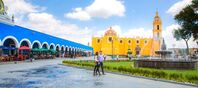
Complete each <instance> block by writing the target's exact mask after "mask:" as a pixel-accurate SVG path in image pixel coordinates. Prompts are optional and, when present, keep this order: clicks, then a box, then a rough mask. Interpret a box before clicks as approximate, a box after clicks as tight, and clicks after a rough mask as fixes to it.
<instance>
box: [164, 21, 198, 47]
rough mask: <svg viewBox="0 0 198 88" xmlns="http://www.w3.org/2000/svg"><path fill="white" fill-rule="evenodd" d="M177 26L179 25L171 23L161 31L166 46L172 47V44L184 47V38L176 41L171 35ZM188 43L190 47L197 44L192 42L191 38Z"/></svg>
mask: <svg viewBox="0 0 198 88" xmlns="http://www.w3.org/2000/svg"><path fill="white" fill-rule="evenodd" d="M177 28H179V25H177V24H172V25H170V26H168V27H166V29H165V30H164V31H163V32H162V33H163V37H164V39H165V42H166V45H167V47H168V48H172V47H173V45H175V48H186V44H185V42H184V40H180V41H176V39H175V38H174V37H173V31H174V30H175V29H177ZM188 43H189V47H191V48H193V47H196V46H197V45H196V42H194V41H193V39H192V38H191V39H190V40H189V42H188Z"/></svg>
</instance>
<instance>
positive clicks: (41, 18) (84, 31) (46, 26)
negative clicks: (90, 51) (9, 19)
mask: <svg viewBox="0 0 198 88" xmlns="http://www.w3.org/2000/svg"><path fill="white" fill-rule="evenodd" d="M27 24H28V26H29V27H31V28H32V29H34V30H36V31H40V32H44V33H47V34H50V35H54V36H57V37H61V38H64V39H69V40H72V41H76V42H81V43H83V44H87V42H88V40H85V41H81V40H82V39H85V38H86V39H87V37H88V36H89V38H90V39H91V30H90V29H89V28H87V27H85V28H80V27H78V26H77V25H75V24H65V23H63V22H61V21H60V20H57V19H56V18H55V17H54V16H53V15H51V14H48V13H31V14H29V15H28V23H27Z"/></svg>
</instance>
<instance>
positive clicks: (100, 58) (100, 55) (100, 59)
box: [98, 51, 105, 75]
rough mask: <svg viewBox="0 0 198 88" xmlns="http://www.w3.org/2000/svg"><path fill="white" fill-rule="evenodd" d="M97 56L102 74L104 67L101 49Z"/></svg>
mask: <svg viewBox="0 0 198 88" xmlns="http://www.w3.org/2000/svg"><path fill="white" fill-rule="evenodd" d="M98 58H99V62H100V67H101V70H102V74H103V75H105V74H104V69H103V61H104V55H103V54H102V51H100V53H99V55H98Z"/></svg>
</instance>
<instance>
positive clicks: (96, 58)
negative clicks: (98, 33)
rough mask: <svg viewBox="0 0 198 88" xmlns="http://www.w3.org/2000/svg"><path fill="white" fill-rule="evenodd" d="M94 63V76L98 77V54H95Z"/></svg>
mask: <svg viewBox="0 0 198 88" xmlns="http://www.w3.org/2000/svg"><path fill="white" fill-rule="evenodd" d="M94 62H95V67H94V75H97V74H98V75H100V71H99V67H100V62H99V59H98V52H96V54H95V56H94Z"/></svg>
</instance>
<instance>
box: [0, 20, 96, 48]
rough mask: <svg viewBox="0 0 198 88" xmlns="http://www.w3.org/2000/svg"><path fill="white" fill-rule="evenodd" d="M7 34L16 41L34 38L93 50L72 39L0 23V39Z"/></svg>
mask: <svg viewBox="0 0 198 88" xmlns="http://www.w3.org/2000/svg"><path fill="white" fill-rule="evenodd" d="M7 36H14V37H15V38H16V39H17V41H21V40H23V39H24V38H25V39H28V40H29V41H30V42H31V43H33V42H34V41H35V40H38V41H39V42H40V43H41V44H43V43H44V42H47V43H48V44H52V43H53V44H55V45H57V44H59V45H60V46H63V45H64V46H71V47H76V48H81V49H85V50H89V51H93V48H92V47H89V46H86V45H83V44H80V43H76V42H73V41H69V40H66V39H62V38H58V37H54V36H52V35H48V34H45V33H41V32H37V31H34V30H31V29H28V28H24V27H20V26H17V25H8V24H3V23H0V40H1V42H2V40H3V39H4V38H5V37H7Z"/></svg>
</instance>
